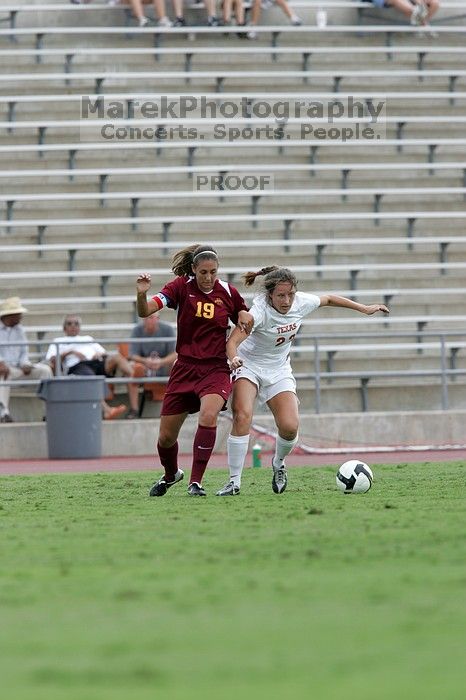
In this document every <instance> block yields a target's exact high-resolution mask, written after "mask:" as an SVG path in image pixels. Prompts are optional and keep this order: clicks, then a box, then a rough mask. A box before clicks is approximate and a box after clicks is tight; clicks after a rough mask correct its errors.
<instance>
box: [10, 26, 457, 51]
mask: <svg viewBox="0 0 466 700" xmlns="http://www.w3.org/2000/svg"><path fill="white" fill-rule="evenodd" d="M134 31H135V32H136V33H137V35H138V36H140V37H144V36H150V37H153V41H154V46H155V47H156V48H157V47H158V46H159V45H160V42H161V40H162V37H165V36H167V35H168V36H169V37H170V38H173V37H177V36H180V37H181V38H185V39H188V37H189V35H190V34H192V31H193V28H192V27H188V26H187V27H158V26H157V27H150V26H146V27H142V28H135V30H134ZM245 31H247V28H246V29H245ZM254 31H255V32H256V33H257V34H258V35H259V36H262V35H264V36H267V35H270V42H271V46H272V47H275V46H277V45H278V40H279V38H280V37H281V36H282V35H284V36H288V35H293V36H295V37H298V36H299V35H301V34H304V35H306V34H307V35H312V34H318V35H319V36H322V35H327V34H328V35H344V34H354V33H357V34H360V35H361V34H370V35H373V34H384V35H385V43H386V46H391V45H392V43H393V37H394V36H403V35H410V34H413V35H416V34H418V33H419V31H422V27H417V26H414V27H413V26H411V25H409V24H406V25H405V24H404V25H370V26H368V25H327V26H326V27H317V26H313V25H312V26H300V27H295V26H291V25H289V26H288V25H285V24H284V25H258V26H256V27H254ZM435 31H436V32H437V33H439V34H452V35H459V36H461V35H462V34H464V33H466V26H464V25H450V26H446V25H438V24H437V25H436V27H435ZM237 32H238V27H236V26H225V27H207V26H196V35H198V34H199V35H206V36H211V37H212V38H214V39H216V38H218V37H217V35H220V36H222V37H223V36H224V35H226V34H232V35H236V34H237ZM127 33H128V28H127V27H94V26H76V27H50V26H44V27H21V28H16V27H13V28H9V29H0V38H1V37H5V38H7V39H10V41H17V39H18V38H19V37H33V38H34V39H35V47H36V49H42V48H43V42H44V40H45V38H46V37H47V38H48V37H56V36H59V37H70V36H85V37H92V36H97V37H99V38H100V37H108V36H110V37H111V36H123V37H124V36H126V35H127Z"/></svg>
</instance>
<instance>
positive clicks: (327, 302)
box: [320, 294, 390, 316]
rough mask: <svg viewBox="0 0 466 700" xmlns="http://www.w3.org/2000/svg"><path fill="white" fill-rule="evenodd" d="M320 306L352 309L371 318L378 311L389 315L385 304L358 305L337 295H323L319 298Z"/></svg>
mask: <svg viewBox="0 0 466 700" xmlns="http://www.w3.org/2000/svg"><path fill="white" fill-rule="evenodd" d="M320 305H321V306H337V307H340V308H344V309H353V310H354V311H359V313H361V314H366V315H367V316H372V314H376V313H377V312H378V311H381V312H382V313H384V314H389V313H390V311H389V309H388V307H387V306H385V304H359V303H358V302H357V301H353V300H352V299H347V298H346V297H340V296H338V295H337V294H323V295H322V296H321V297H320Z"/></svg>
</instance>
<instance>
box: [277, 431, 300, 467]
mask: <svg viewBox="0 0 466 700" xmlns="http://www.w3.org/2000/svg"><path fill="white" fill-rule="evenodd" d="M297 442H298V436H297V435H296V437H295V439H294V440H284V439H283V438H282V437H280V435H277V439H276V441H275V455H274V458H273V460H272V467H273V468H274V469H281V467H283V462H284V459H285V457H286V455H289V454H290V452H291V450H292V449H293V447H294V446H295V445H296V443H297Z"/></svg>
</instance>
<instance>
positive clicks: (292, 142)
mask: <svg viewBox="0 0 466 700" xmlns="http://www.w3.org/2000/svg"><path fill="white" fill-rule="evenodd" d="M465 145H466V139H465V138H438V137H433V138H421V139H412V138H402V139H378V140H364V142H363V143H361V139H350V140H348V141H336V140H334V139H333V140H330V139H329V140H327V141H325V140H318V139H314V140H304V139H289V140H288V139H274V140H267V141H264V140H251V141H243V140H242V141H233V142H227V141H224V140H211V139H209V140H207V139H206V140H202V139H199V140H195V141H192V140H189V141H182V140H180V141H156V142H153V141H130V142H126V141H115V142H113V141H112V142H104V141H103V140H102V141H96V142H85V141H78V142H73V143H71V142H69V143H52V144H47V143H46V144H12V145H6V146H5V145H1V146H0V154H2V153H10V154H12V156H15V155H19V154H21V153H36V154H37V156H38V157H39V158H40V157H43V155H44V154H45V153H60V152H63V151H65V152H68V168H69V169H74V168H75V165H76V158H77V156H78V155H79V154H80V153H84V152H86V151H92V152H93V153H95V152H96V151H101V152H108V151H122V150H128V151H134V150H152V151H153V152H155V156H156V157H157V156H159V155H160V154H161V152H162V151H163V150H165V149H169V150H170V151H171V150H174V149H185V150H186V165H187V166H188V167H191V166H193V165H194V158H195V155H196V153H197V152H198V151H200V150H203V149H205V148H210V149H218V148H227V149H228V150H229V151H230V152H231V153H234V152H235V150H237V149H238V148H241V149H247V150H248V152H249V151H252V150H253V149H254V150H256V149H258V148H260V149H262V150H264V151H265V150H269V149H270V148H276V149H278V153H279V154H280V155H282V154H283V153H284V151H285V149H288V148H291V149H294V148H299V149H300V152H303V153H304V152H305V150H306V149H308V150H307V152H308V163H309V164H310V165H314V164H315V163H316V162H317V157H318V154H319V149H321V148H334V149H339V148H342V147H344V148H359V149H360V148H366V147H367V148H374V147H377V148H382V147H390V148H391V147H393V148H395V149H396V151H397V152H400V150H402V149H403V148H410V147H412V148H417V147H422V148H425V149H426V158H427V162H428V163H432V164H433V163H434V162H435V159H436V155H437V153H438V150H439V149H444V148H445V149H450V148H451V149H456V152H457V150H458V149H461V148H463V147H464V146H465ZM311 173H312V170H311Z"/></svg>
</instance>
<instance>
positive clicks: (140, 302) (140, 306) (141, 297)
mask: <svg viewBox="0 0 466 700" xmlns="http://www.w3.org/2000/svg"><path fill="white" fill-rule="evenodd" d="M150 284H151V277H150V274H149V273H148V272H143V273H142V274H141V275H139V277H138V278H137V280H136V306H137V310H138V316H139V317H140V318H146V316H150V315H151V314H153V313H155V312H156V311H158V310H159V309H160V306H159V304H157V302H156V301H154V300H153V299H149V301H148V300H147V292H148V291H149V289H150Z"/></svg>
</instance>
